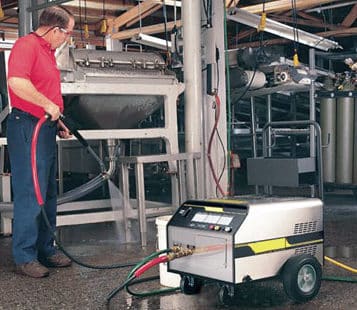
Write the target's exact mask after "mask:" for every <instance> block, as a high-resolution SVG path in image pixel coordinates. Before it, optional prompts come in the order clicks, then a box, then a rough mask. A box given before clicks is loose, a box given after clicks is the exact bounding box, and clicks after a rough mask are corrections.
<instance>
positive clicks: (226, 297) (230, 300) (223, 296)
mask: <svg viewBox="0 0 357 310" xmlns="http://www.w3.org/2000/svg"><path fill="white" fill-rule="evenodd" d="M234 294H235V289H234V288H233V293H231V294H230V293H229V288H228V287H227V286H226V285H223V286H221V288H220V290H219V292H218V301H219V303H220V304H221V305H225V306H232V305H233V304H234Z"/></svg>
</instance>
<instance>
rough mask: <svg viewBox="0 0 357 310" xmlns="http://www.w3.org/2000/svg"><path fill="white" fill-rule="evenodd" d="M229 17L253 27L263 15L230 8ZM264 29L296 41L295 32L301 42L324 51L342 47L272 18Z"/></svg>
mask: <svg viewBox="0 0 357 310" xmlns="http://www.w3.org/2000/svg"><path fill="white" fill-rule="evenodd" d="M227 19H228V20H232V21H234V22H236V23H241V24H244V25H247V26H250V27H253V28H258V26H259V24H260V20H261V16H259V15H256V14H252V13H249V12H247V11H245V10H242V9H237V8H234V9H230V10H228V14H227ZM264 31H266V32H269V33H272V34H275V35H277V36H279V37H282V38H285V39H289V40H291V41H294V32H295V37H298V38H299V41H298V42H299V43H301V44H305V45H308V46H311V47H314V48H317V49H320V50H323V51H328V50H330V49H336V48H341V49H342V46H340V45H339V44H338V43H337V42H335V41H332V40H329V39H325V38H323V37H320V36H317V35H315V34H312V33H309V32H306V31H303V30H300V29H296V28H293V27H291V26H287V25H285V24H282V23H279V22H277V21H275V20H272V19H270V18H267V19H266V24H265V28H264ZM296 32H297V36H296Z"/></svg>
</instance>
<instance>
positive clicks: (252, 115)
mask: <svg viewBox="0 0 357 310" xmlns="http://www.w3.org/2000/svg"><path fill="white" fill-rule="evenodd" d="M250 122H251V131H252V152H253V157H254V158H255V157H257V156H258V154H257V131H256V122H255V100H254V97H250ZM254 187H255V194H256V195H258V194H259V186H258V185H255V186H254Z"/></svg>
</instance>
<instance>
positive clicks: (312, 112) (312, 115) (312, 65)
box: [309, 48, 316, 157]
mask: <svg viewBox="0 0 357 310" xmlns="http://www.w3.org/2000/svg"><path fill="white" fill-rule="evenodd" d="M309 67H310V73H312V74H313V73H314V71H315V49H313V48H310V49H309ZM309 99H310V100H309V101H310V110H309V111H310V121H315V120H316V104H315V80H314V79H311V84H310V92H309ZM310 130H311V131H310V157H315V156H316V143H315V128H314V127H313V126H310Z"/></svg>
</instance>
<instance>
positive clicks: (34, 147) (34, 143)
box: [31, 115, 48, 207]
mask: <svg viewBox="0 0 357 310" xmlns="http://www.w3.org/2000/svg"><path fill="white" fill-rule="evenodd" d="M47 118H48V117H47V115H44V116H43V117H41V118H40V120H39V121H38V122H37V124H36V126H35V129H34V131H33V134H32V142H31V169H32V180H33V185H34V189H35V195H36V199H37V202H38V204H39V205H40V207H42V206H43V205H44V201H43V198H42V194H41V187H40V183H39V182H38V175H37V155H36V153H37V140H38V135H39V133H40V130H41V127H42V125H43V123H45V122H46V121H47Z"/></svg>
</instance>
